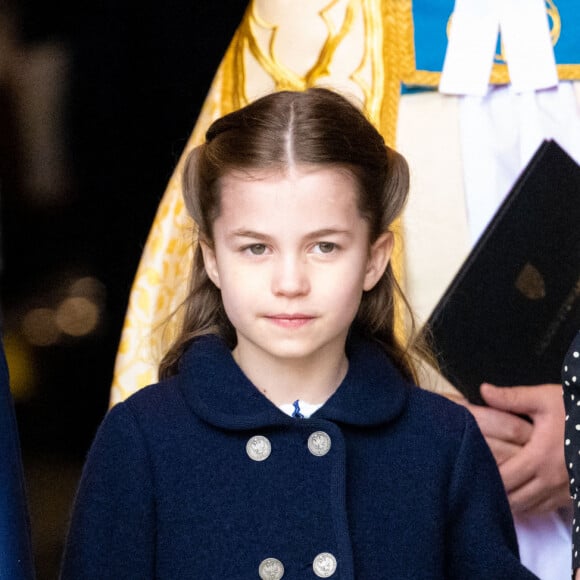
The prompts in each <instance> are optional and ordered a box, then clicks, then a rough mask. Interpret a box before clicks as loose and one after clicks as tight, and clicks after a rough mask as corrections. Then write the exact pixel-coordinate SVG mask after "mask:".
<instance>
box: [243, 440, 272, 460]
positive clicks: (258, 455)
mask: <svg viewBox="0 0 580 580" xmlns="http://www.w3.org/2000/svg"><path fill="white" fill-rule="evenodd" d="M271 452H272V446H271V445H270V441H268V438H267V437H264V436H263V435H255V436H254V437H252V438H251V439H250V440H249V441H248V443H247V444H246V453H247V454H248V456H249V457H250V459H253V460H254V461H264V459H268V457H270V453H271Z"/></svg>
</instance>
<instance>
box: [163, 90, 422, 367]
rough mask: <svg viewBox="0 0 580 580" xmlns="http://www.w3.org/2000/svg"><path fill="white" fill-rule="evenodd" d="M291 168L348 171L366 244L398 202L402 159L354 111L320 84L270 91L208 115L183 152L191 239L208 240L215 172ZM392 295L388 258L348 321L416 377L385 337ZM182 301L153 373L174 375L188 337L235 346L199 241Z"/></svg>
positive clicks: (216, 192) (405, 351)
mask: <svg viewBox="0 0 580 580" xmlns="http://www.w3.org/2000/svg"><path fill="white" fill-rule="evenodd" d="M295 165H310V166H312V165H315V166H316V165H324V166H336V167H338V168H341V169H346V170H347V171H349V172H350V173H351V174H352V175H353V177H354V178H355V182H356V183H357V186H358V193H359V195H358V209H359V211H360V214H361V216H362V217H363V218H364V219H365V220H367V222H368V224H369V229H370V243H371V244H372V243H373V242H374V241H375V240H376V239H377V238H378V237H379V236H380V235H381V234H382V233H384V232H385V231H387V230H388V229H389V227H390V226H391V224H392V223H393V221H394V220H395V219H396V217H397V216H398V215H399V214H400V213H401V211H402V209H403V207H404V205H405V202H406V200H407V194H408V190H409V170H408V166H407V162H406V161H405V159H404V158H403V157H402V156H401V155H400V154H399V153H397V152H396V151H394V150H393V149H391V148H389V147H387V146H386V145H385V142H384V140H383V138H382V136H381V135H380V133H379V132H378V131H377V130H376V129H375V127H374V126H373V125H372V124H371V123H370V122H369V121H368V119H367V118H366V117H365V115H364V114H363V112H362V111H361V110H360V109H359V108H358V107H356V106H355V105H354V104H352V103H351V102H350V101H349V100H347V99H346V98H345V97H343V96H340V95H339V94H337V93H335V92H333V91H330V90H328V89H323V88H312V89H308V90H306V91H296V92H294V91H280V92H276V93H272V94H269V95H267V96H265V97H262V98H260V99H258V100H256V101H254V102H252V103H251V104H249V105H247V106H246V107H244V108H242V109H239V110H237V111H235V112H233V113H230V114H228V115H225V116H224V117H222V118H220V119H218V120H216V121H215V122H214V123H213V124H212V125H211V126H210V128H209V129H208V131H207V133H206V142H205V143H204V144H203V145H201V146H199V147H197V148H196V149H194V150H193V151H192V152H191V153H190V154H189V156H188V158H187V160H186V163H185V168H184V173H183V194H184V199H185V204H186V207H187V210H188V211H189V213H190V215H191V217H192V218H193V219H194V221H195V222H196V224H197V227H198V236H199V239H201V240H203V241H205V242H206V243H208V244H209V245H213V243H212V240H213V236H212V225H213V223H214V221H215V219H216V218H217V217H218V215H219V212H220V183H221V178H222V177H223V176H224V175H226V174H228V173H230V172H231V171H246V172H247V171H250V170H284V169H286V168H288V167H291V166H295ZM395 295H399V296H400V297H401V298H402V300H403V303H404V304H406V305H407V307H408V303H407V301H406V300H405V298H404V296H403V295H402V292H401V290H400V288H399V286H398V284H397V281H396V280H395V277H394V274H393V269H392V267H391V265H390V264H389V266H388V267H387V270H386V272H385V273H384V275H383V276H382V278H381V279H380V280H379V282H378V283H377V284H376V285H375V287H374V288H373V289H372V290H370V291H368V292H365V293H364V295H363V298H362V301H361V304H360V307H359V310H358V313H357V315H356V318H355V321H354V324H356V326H357V328H359V329H361V330H362V331H363V332H364V333H365V334H367V335H369V336H371V337H373V338H375V339H376V340H377V341H379V342H380V343H381V344H382V345H383V347H384V348H385V350H386V351H387V352H388V354H389V355H390V356H391V358H392V359H393V361H394V363H395V364H396V365H397V366H398V368H399V369H400V370H401V371H402V372H403V374H404V375H405V376H407V377H409V378H411V377H412V378H416V376H417V373H416V368H415V364H414V362H413V361H414V357H413V354H412V349H410V346H409V344H407V345H401V344H400V343H399V341H398V340H397V338H396V336H395V317H396V308H395ZM183 307H184V308H185V312H184V317H183V325H182V328H181V330H180V332H179V334H178V337H177V339H176V341H175V342H174V343H173V345H172V347H171V348H170V349H169V351H168V352H167V354H166V355H165V356H164V358H163V360H162V361H161V363H160V366H159V376H160V378H166V377H168V376H171V375H173V374H175V373H176V372H177V366H178V363H179V360H180V358H181V356H182V354H183V352H184V351H185V349H186V347H187V346H188V345H189V343H191V341H192V340H194V339H195V338H196V337H198V336H201V335H204V334H217V335H220V336H222V337H223V338H224V339H225V340H226V341H227V343H228V344H229V346H230V347H231V348H233V347H234V346H235V344H236V334H235V329H234V328H233V326H232V324H231V323H230V321H229V320H228V318H227V316H226V314H225V311H224V308H223V305H222V301H221V296H220V291H219V289H218V288H216V286H215V285H214V284H213V283H212V282H211V281H210V279H209V277H208V276H207V273H206V271H205V268H204V265H203V258H202V255H201V249H200V246H199V244H197V245H196V247H195V256H194V262H193V271H192V276H191V280H190V290H189V295H188V297H187V299H186V300H185V302H184V304H183ZM409 313H410V309H409ZM410 319H411V321H412V320H413V317H412V315H411V316H410ZM413 331H414V330H413Z"/></svg>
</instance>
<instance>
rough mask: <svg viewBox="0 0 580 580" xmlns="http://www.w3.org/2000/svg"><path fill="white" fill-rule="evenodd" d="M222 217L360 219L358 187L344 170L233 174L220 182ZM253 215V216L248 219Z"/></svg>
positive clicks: (300, 168) (304, 168) (314, 168)
mask: <svg viewBox="0 0 580 580" xmlns="http://www.w3.org/2000/svg"><path fill="white" fill-rule="evenodd" d="M220 198H221V203H220V206H221V207H220V217H226V216H228V217H230V218H232V217H235V216H238V217H240V218H241V217H244V216H245V217H250V216H251V215H252V214H255V215H261V216H264V215H270V216H274V215H276V214H280V213H282V214H285V215H287V216H288V217H290V216H295V215H296V214H299V215H301V216H303V219H306V220H307V219H309V218H311V217H314V216H317V217H321V216H320V214H322V215H327V216H328V217H334V218H337V217H341V218H343V219H344V218H347V217H360V216H358V211H357V209H356V208H357V204H358V187H357V183H356V180H355V178H354V176H353V174H352V173H351V172H350V171H349V170H348V169H347V168H344V167H335V166H329V167H319V166H308V165H299V166H297V167H293V168H290V169H288V168H286V169H284V171H280V170H253V171H251V172H242V171H232V172H229V173H228V174H226V175H225V176H224V177H222V179H221V182H220ZM247 214H250V215H247Z"/></svg>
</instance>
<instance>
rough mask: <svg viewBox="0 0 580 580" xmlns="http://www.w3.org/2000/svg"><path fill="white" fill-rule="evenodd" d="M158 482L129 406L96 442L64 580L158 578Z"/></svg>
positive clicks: (116, 412) (112, 416)
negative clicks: (155, 498)
mask: <svg viewBox="0 0 580 580" xmlns="http://www.w3.org/2000/svg"><path fill="white" fill-rule="evenodd" d="M152 487H153V480H152V473H151V467H150V461H149V458H148V455H147V450H146V446H145V441H144V439H143V436H142V434H141V432H140V430H139V426H138V423H137V420H136V418H135V416H134V415H133V414H132V413H131V411H130V409H129V408H128V406H127V405H126V404H125V403H120V404H119V405H117V406H115V407H113V409H111V410H110V411H109V413H108V414H107V416H106V417H105V419H104V421H103V423H102V424H101V426H100V427H99V430H98V432H97V434H96V437H95V439H94V441H93V444H92V446H91V449H90V451H89V454H88V456H87V460H86V462H85V465H84V468H83V473H82V475H81V479H80V483H79V488H78V490H77V494H76V497H75V501H74V505H73V512H72V518H71V522H70V527H69V530H68V534H67V539H66V543H65V549H64V554H63V561H62V566H61V575H60V578H61V580H73V579H75V580H78V579H79V578H83V579H86V580H92V579H93V578H94V579H95V580H96V579H99V580H107V579H111V580H112V579H115V580H122V579H125V578H126V579H129V578H131V579H134V578H140V579H144V580H146V579H147V578H154V577H155V573H154V566H155V563H154V562H155V549H154V538H155V528H154V522H155V516H154V499H153V490H152Z"/></svg>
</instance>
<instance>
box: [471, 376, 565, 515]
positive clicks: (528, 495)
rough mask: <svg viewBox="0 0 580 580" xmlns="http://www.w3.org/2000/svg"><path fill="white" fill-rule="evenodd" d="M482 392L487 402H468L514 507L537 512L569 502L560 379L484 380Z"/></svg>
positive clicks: (515, 510) (516, 509)
mask: <svg viewBox="0 0 580 580" xmlns="http://www.w3.org/2000/svg"><path fill="white" fill-rule="evenodd" d="M481 395H482V397H483V399H484V401H485V402H486V403H487V404H488V405H489V408H486V407H481V406H476V405H468V407H469V409H470V410H471V411H472V413H473V414H474V416H475V418H476V420H477V422H478V424H479V426H480V428H481V430H482V432H483V434H484V436H485V438H486V440H487V441H488V444H489V445H490V448H491V449H492V452H493V454H494V456H495V458H496V461H497V463H498V466H499V470H500V474H501V477H502V480H503V482H504V486H505V489H506V491H507V494H508V499H509V502H510V505H511V508H512V511H513V512H514V513H523V512H534V513H541V512H547V511H552V510H554V509H557V508H560V507H563V506H567V505H569V504H570V493H569V483H568V473H567V471H566V465H565V460H564V416H565V413H564V402H563V398H562V387H561V385H558V384H545V385H535V386H531V387H530V386H517V387H509V388H505V387H494V386H492V385H489V384H483V385H482V386H481ZM519 415H521V416H523V415H525V416H528V417H529V418H530V419H531V420H532V423H531V424H530V423H529V422H528V421H526V420H525V419H523V418H522V417H521V416H519Z"/></svg>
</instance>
